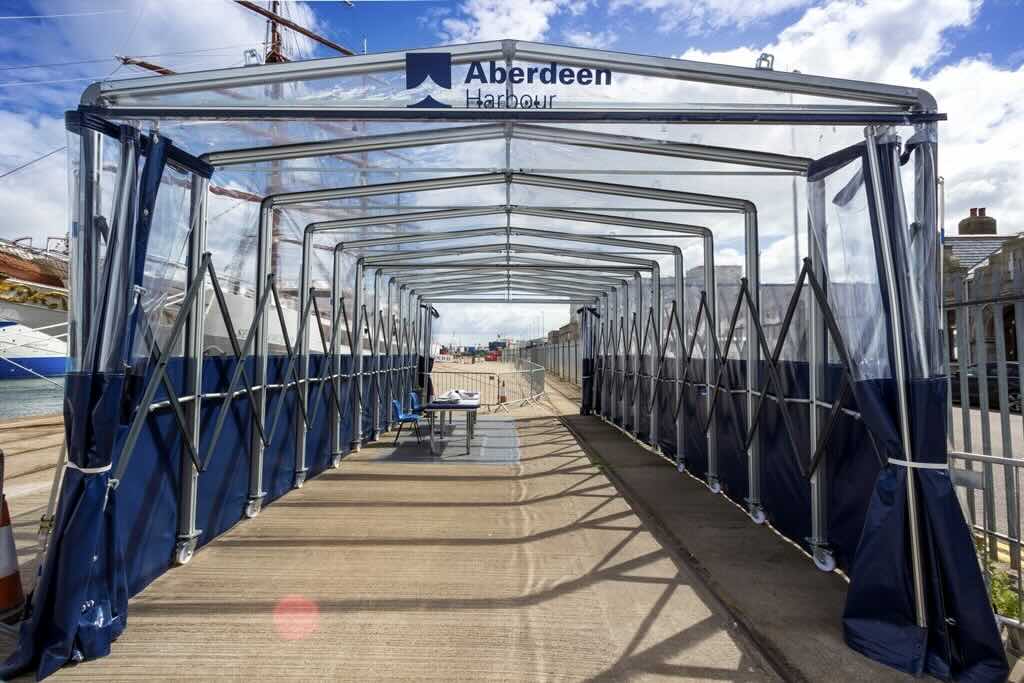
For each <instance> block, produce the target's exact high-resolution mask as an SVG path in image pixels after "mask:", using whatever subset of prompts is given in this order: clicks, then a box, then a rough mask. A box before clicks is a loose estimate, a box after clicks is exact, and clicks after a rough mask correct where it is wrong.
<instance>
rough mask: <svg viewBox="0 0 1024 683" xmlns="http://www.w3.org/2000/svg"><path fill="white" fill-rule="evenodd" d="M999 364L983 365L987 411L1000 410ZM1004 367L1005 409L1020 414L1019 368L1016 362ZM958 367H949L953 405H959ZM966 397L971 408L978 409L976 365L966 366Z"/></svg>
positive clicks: (959, 376) (979, 383) (959, 373)
mask: <svg viewBox="0 0 1024 683" xmlns="http://www.w3.org/2000/svg"><path fill="white" fill-rule="evenodd" d="M999 365H1000V364H999V363H986V364H985V388H986V392H985V393H987V394H988V407H989V410H1001V409H1002V401H1001V399H1000V396H999ZM1005 365H1006V393H1007V395H1008V398H1009V402H1008V404H1007V409H1008V410H1009V411H1011V412H1014V413H1019V412H1021V404H1022V400H1021V399H1022V397H1021V388H1020V367H1019V365H1018V363H1017V362H1016V361H1013V362H1008V363H1006V364H1005ZM961 374H963V373H961V372H960V371H959V367H958V365H957V364H956V363H950V365H949V383H950V393H951V396H952V399H953V404H954V405H960V383H961V381H962V377H961ZM966 375H967V396H968V400H969V401H970V404H971V406H973V407H980V406H981V398H980V393H979V390H978V387H979V386H981V382H980V381H979V378H978V365H977V363H975V364H973V365H968V366H967V372H966Z"/></svg>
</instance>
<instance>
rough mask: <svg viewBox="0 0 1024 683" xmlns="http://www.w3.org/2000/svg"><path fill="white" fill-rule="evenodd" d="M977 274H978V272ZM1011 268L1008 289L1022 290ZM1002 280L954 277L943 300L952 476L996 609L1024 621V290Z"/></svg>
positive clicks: (1006, 618)
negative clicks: (1020, 323) (1022, 324)
mask: <svg viewBox="0 0 1024 683" xmlns="http://www.w3.org/2000/svg"><path fill="white" fill-rule="evenodd" d="M979 275H980V274H979ZM1019 277H1020V275H1019V274H1018V273H1014V274H1013V280H1014V282H1013V283H1012V286H1010V287H1009V289H1010V290H1011V292H1019V291H1021V287H1018V286H1016V285H1019V284H1024V283H1019V282H1017V279H1018V278H1019ZM1007 285H1010V283H1008V282H1003V281H1002V279H1001V278H995V277H991V278H985V279H983V278H982V277H980V276H976V277H975V278H974V279H973V280H972V281H970V282H964V281H960V280H957V281H954V282H953V283H952V292H951V294H952V299H953V300H952V302H951V303H947V304H946V306H945V310H946V323H947V325H948V329H947V330H946V332H947V335H946V341H947V343H948V345H949V359H950V360H949V387H948V388H949V390H948V392H947V411H948V418H949V425H948V429H947V438H948V444H949V464H950V477H951V479H952V481H953V484H954V485H955V486H956V491H957V496H958V498H959V499H960V503H961V506H962V508H963V511H964V515H965V516H966V517H967V520H968V523H969V524H970V527H971V529H972V531H973V533H974V539H975V544H976V545H977V547H978V554H979V558H980V560H981V564H982V567H983V569H984V573H985V579H986V583H987V584H988V587H989V592H990V595H991V598H992V605H993V608H994V609H995V612H996V615H997V616H998V617H999V619H1000V621H1002V622H1003V623H1004V624H1008V625H1011V626H1015V627H1017V628H1015V629H1014V631H1016V633H1014V634H1013V635H1015V636H1018V637H1019V636H1020V634H1021V632H1020V630H1019V629H1021V628H1022V627H1024V620H1022V616H1024V599H1022V595H1024V585H1022V582H1024V578H1022V574H1021V571H1022V568H1021V555H1022V539H1021V481H1020V479H1021V468H1022V467H1024V460H1022V459H1020V456H1021V453H1022V451H1024V412H1022V401H1021V385H1020V378H1021V362H1022V360H1024V334H1018V333H1017V322H1016V321H1017V320H1018V319H1024V294H1013V293H1010V294H1007V293H1005V291H1004V289H1005V288H1007Z"/></svg>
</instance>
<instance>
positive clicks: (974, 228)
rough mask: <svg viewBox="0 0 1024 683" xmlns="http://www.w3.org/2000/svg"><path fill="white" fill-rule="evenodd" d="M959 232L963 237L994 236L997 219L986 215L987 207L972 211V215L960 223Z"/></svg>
mask: <svg viewBox="0 0 1024 683" xmlns="http://www.w3.org/2000/svg"><path fill="white" fill-rule="evenodd" d="M958 231H959V233H960V234H961V235H994V234H996V219H995V218H993V217H992V216H986V215H985V207H981V208H977V209H971V215H970V216H968V217H967V218H964V219H963V220H961V221H960V225H959V226H958Z"/></svg>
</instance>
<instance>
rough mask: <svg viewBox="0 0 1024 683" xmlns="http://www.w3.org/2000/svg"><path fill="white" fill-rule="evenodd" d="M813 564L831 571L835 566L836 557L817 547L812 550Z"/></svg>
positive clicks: (825, 570) (822, 569)
mask: <svg viewBox="0 0 1024 683" xmlns="http://www.w3.org/2000/svg"><path fill="white" fill-rule="evenodd" d="M814 566H815V567H817V568H818V569H820V570H821V571H823V572H832V571H835V568H836V558H835V556H834V555H832V553H830V552H829V551H827V550H824V549H821V548H818V549H815V551H814Z"/></svg>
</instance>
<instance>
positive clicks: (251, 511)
mask: <svg viewBox="0 0 1024 683" xmlns="http://www.w3.org/2000/svg"><path fill="white" fill-rule="evenodd" d="M262 503H263V501H262V500H260V499H259V498H254V499H252V500H250V501H249V504H248V505H246V506H245V516H246V517H248V518H249V519H252V518H253V517H255V516H256V515H258V514H260V508H261V507H262Z"/></svg>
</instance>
